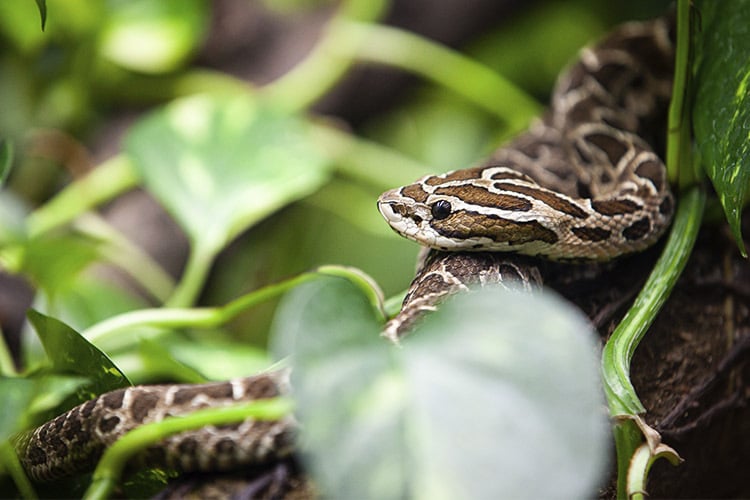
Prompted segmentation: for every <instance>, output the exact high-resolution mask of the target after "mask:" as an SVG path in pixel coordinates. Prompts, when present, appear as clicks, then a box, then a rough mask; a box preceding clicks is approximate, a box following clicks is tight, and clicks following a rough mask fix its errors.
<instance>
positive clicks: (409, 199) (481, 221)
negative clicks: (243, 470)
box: [18, 19, 674, 480]
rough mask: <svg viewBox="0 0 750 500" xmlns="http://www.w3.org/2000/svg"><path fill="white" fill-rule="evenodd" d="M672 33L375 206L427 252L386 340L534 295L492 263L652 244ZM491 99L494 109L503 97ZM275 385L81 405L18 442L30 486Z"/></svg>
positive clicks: (198, 443)
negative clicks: (483, 293)
mask: <svg viewBox="0 0 750 500" xmlns="http://www.w3.org/2000/svg"><path fill="white" fill-rule="evenodd" d="M672 31H673V27H672V22H671V21H670V20H665V19H658V20H654V21H649V22H639V23H628V24H625V25H622V26H621V27H619V28H618V29H617V30H615V31H614V32H613V34H611V35H610V36H609V37H607V38H606V39H604V40H603V41H601V42H600V43H599V44H598V45H597V46H595V47H593V48H588V49H584V50H583V51H582V52H581V55H580V58H579V60H578V61H577V62H576V63H575V64H574V65H573V66H572V67H571V68H570V69H569V70H568V71H566V72H565V73H564V74H563V75H562V76H561V77H560V79H559V81H558V84H557V86H556V89H555V91H554V94H553V98H552V104H551V108H550V110H549V111H548V112H547V113H546V114H545V116H544V117H543V118H541V119H540V120H538V121H537V122H535V123H534V124H532V126H531V127H530V128H529V130H528V131H527V132H526V133H524V134H523V135H521V136H519V137H518V138H516V139H515V140H514V141H512V142H511V143H510V144H509V145H507V146H505V147H503V148H501V149H499V150H498V151H496V152H495V153H494V154H493V155H492V157H491V158H489V159H488V160H487V161H486V162H485V163H484V164H482V165H480V166H477V167H474V168H469V169H464V170H457V171H453V172H450V173H447V174H442V175H434V176H428V177H425V178H423V179H420V180H419V181H417V182H416V183H414V184H411V185H408V186H405V187H402V188H398V189H394V190H391V191H388V192H386V193H384V194H383V195H382V196H381V197H380V199H379V200H378V206H379V209H380V211H381V213H382V214H383V216H384V217H385V218H386V220H387V221H388V223H389V224H390V225H391V226H392V227H393V229H394V230H396V231H397V232H398V233H400V234H402V235H403V236H405V237H407V238H410V239H412V240H415V241H417V242H419V243H421V244H422V245H425V246H427V247H429V248H431V250H429V254H428V255H427V256H426V258H425V259H424V260H423V262H422V265H421V267H420V269H419V270H418V272H417V275H416V277H415V279H414V281H413V282H412V285H411V288H410V290H409V293H408V294H407V297H406V299H405V300H404V304H403V306H402V309H401V312H400V313H399V314H398V315H397V316H396V317H395V318H394V319H393V320H391V322H389V323H388V325H387V326H386V329H385V332H384V335H385V336H386V337H388V338H390V339H393V340H395V339H397V338H398V337H399V336H401V335H402V334H403V333H404V332H405V331H407V330H408V329H409V327H410V326H411V325H412V324H413V322H414V320H415V319H416V318H417V317H418V316H419V315H420V314H421V313H422V312H423V311H425V310H431V309H434V307H435V305H436V304H437V303H438V302H439V301H440V300H441V299H442V298H443V297H444V296H446V295H448V294H450V293H453V292H455V291H456V290H458V289H462V288H465V287H466V285H467V284H469V283H472V282H479V283H481V284H486V283H503V282H507V281H520V282H522V283H524V284H525V285H527V286H533V285H534V284H535V283H540V282H541V278H540V277H539V276H538V275H537V274H535V272H534V271H533V268H531V271H529V268H524V267H523V266H519V265H518V264H517V260H514V259H508V258H506V254H502V253H496V252H505V251H510V252H518V253H524V254H527V255H532V256H543V257H546V258H551V259H555V260H576V261H578V260H607V259H612V258H614V257H617V256H619V255H622V254H627V253H632V252H637V251H640V250H643V249H644V248H646V247H648V246H649V245H651V244H653V243H654V242H655V241H656V240H657V239H658V238H659V236H660V235H661V234H662V233H663V231H664V230H665V228H666V227H667V225H668V224H669V221H670V219H671V216H672V211H673V199H672V195H671V194H670V192H669V187H668V184H667V180H666V172H665V168H664V164H663V163H662V161H661V159H660V158H659V157H658V155H657V154H656V153H655V152H654V147H653V146H654V145H655V144H658V143H659V139H660V138H661V136H662V135H663V130H664V128H665V115H666V108H667V105H668V102H669V97H670V94H671V85H672V70H673V59H674V52H673V33H672ZM498 98H502V96H499V97H498ZM283 378H284V376H283V374H282V373H269V374H262V375H258V376H255V377H250V378H247V379H243V380H241V381H232V382H224V383H216V384H208V385H194V386H185V385H179V386H152V387H148V386H141V387H134V388H129V389H124V390H120V391H115V392H113V393H107V394H104V395H102V396H100V397H99V398H97V399H94V400H92V401H89V402H87V403H84V404H82V405H80V406H78V407H76V408H74V409H73V410H70V411H69V412H67V413H65V414H63V415H61V416H60V417H57V418H56V419H54V420H52V421H50V422H48V423H46V424H44V425H43V426H41V427H40V428H38V429H36V430H35V431H33V432H32V433H30V434H28V435H26V436H25V437H24V438H23V439H22V441H21V443H20V445H19V446H18V448H19V450H20V452H21V453H20V456H21V460H22V463H23V464H24V466H25V468H26V470H27V471H28V472H29V474H30V475H31V476H32V477H33V478H34V479H37V480H46V479H52V478H56V477H60V476H62V475H66V474H71V473H73V472H76V471H79V470H82V469H85V468H87V467H90V466H91V465H92V464H93V463H95V462H96V460H97V459H98V457H99V456H100V455H101V453H102V451H103V449H104V448H105V447H106V446H107V445H109V444H111V443H112V442H113V441H114V440H116V439H117V438H118V437H120V436H121V435H122V434H124V433H125V432H127V431H128V430H130V429H132V428H134V427H136V426H138V425H140V424H142V423H143V422H145V421H153V420H160V419H162V418H164V417H165V416H168V415H179V414H183V413H186V412H189V411H192V410H194V409H195V408H199V407H203V406H208V405H211V406H218V405H223V404H228V403H230V402H234V401H237V400H242V399H252V398H263V397H272V396H275V395H277V394H280V393H282V392H284V390H285V389H284V387H285V382H283ZM293 434H294V423H293V421H292V420H291V419H289V420H284V421H279V422H270V423H269V422H252V421H249V422H245V423H243V424H241V425H235V426H226V427H221V428H207V429H203V430H201V431H195V432H191V433H183V434H178V435H176V436H173V437H172V438H170V439H169V440H168V441H166V442H165V443H164V444H163V445H162V446H160V447H158V448H153V449H151V450H150V451H149V452H148V453H149V454H150V455H151V456H150V457H149V458H150V459H151V460H156V461H157V462H160V463H162V464H165V465H168V466H171V467H176V468H179V469H182V470H207V469H227V468H230V467H233V466H237V465H239V464H242V465H247V464H258V463H263V462H268V461H270V460H275V459H279V458H280V457H284V456H286V455H289V454H290V453H291V452H292V437H293Z"/></svg>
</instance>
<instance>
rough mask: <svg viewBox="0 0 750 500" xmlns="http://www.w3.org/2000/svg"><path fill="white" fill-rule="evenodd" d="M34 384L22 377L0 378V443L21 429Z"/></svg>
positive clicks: (23, 425)
mask: <svg viewBox="0 0 750 500" xmlns="http://www.w3.org/2000/svg"><path fill="white" fill-rule="evenodd" d="M35 389H36V384H35V383H34V381H33V380H29V379H24V378H6V377H1V378H0V395H2V401H3V411H1V412H0V443H2V442H4V441H6V440H8V439H9V438H10V437H11V436H12V435H13V434H15V433H16V432H18V431H20V430H23V429H24V428H25V427H26V425H25V423H26V422H25V420H26V415H27V413H28V409H29V405H30V403H31V400H32V399H33V398H34V392H35Z"/></svg>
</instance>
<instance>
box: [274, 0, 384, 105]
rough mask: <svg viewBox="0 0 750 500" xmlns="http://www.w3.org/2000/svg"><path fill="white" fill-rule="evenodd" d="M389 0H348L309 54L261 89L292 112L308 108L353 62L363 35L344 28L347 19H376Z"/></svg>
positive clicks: (368, 20) (366, 20) (365, 20)
mask: <svg viewBox="0 0 750 500" xmlns="http://www.w3.org/2000/svg"><path fill="white" fill-rule="evenodd" d="M387 5H388V2H387V1H386V0H348V1H346V2H344V3H343V4H342V5H341V7H340V8H339V10H338V12H337V13H336V15H335V16H334V18H333V19H331V21H330V22H329V23H328V26H327V28H326V30H325V32H324V34H323V38H322V40H320V41H319V42H318V44H317V45H316V46H315V48H314V49H313V51H312V52H311V53H310V55H309V56H308V57H307V58H306V59H305V60H304V61H302V62H301V63H299V64H297V65H296V66H295V67H294V68H293V69H292V70H291V71H289V72H288V73H287V74H285V75H284V76H282V77H281V78H279V79H277V80H276V81H274V82H273V83H271V84H269V85H267V86H266V87H264V88H263V89H262V92H263V93H264V94H265V95H266V96H267V97H268V98H270V99H272V100H273V101H276V103H277V104H278V105H279V106H280V107H282V108H285V109H287V110H289V111H299V110H301V109H305V108H307V107H308V106H310V105H311V104H313V103H314V102H315V101H317V100H318V99H319V98H320V97H322V96H323V95H324V94H325V93H326V92H328V91H329V90H330V89H331V88H332V87H333V86H334V84H335V83H336V82H338V81H339V79H340V78H341V77H342V76H343V75H344V73H345V72H346V71H347V70H348V69H349V67H350V66H351V65H352V64H353V62H354V55H355V53H356V50H357V48H358V47H359V46H360V45H361V44H362V43H363V38H362V36H360V35H358V34H353V33H351V32H349V31H348V30H346V29H345V23H346V20H347V19H352V20H353V19H356V20H359V21H364V22H372V21H375V20H377V19H378V18H379V17H380V15H381V14H382V13H383V12H384V11H385V8H386V6H387Z"/></svg>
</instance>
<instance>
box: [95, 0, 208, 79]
mask: <svg viewBox="0 0 750 500" xmlns="http://www.w3.org/2000/svg"><path fill="white" fill-rule="evenodd" d="M110 5H111V6H112V7H113V8H112V9H111V10H110V15H109V16H108V17H107V19H106V20H105V23H104V26H103V28H102V32H101V38H100V41H101V45H100V50H101V53H102V55H103V56H104V57H106V58H107V59H109V60H110V61H113V62H115V63H117V64H119V65H121V66H123V67H125V68H128V69H131V70H134V71H139V72H145V73H165V72H167V71H173V70H175V69H178V68H179V67H180V66H181V65H182V64H183V63H184V62H185V61H186V60H187V58H188V57H189V56H190V55H191V54H192V53H193V51H194V50H195V49H196V47H197V46H198V44H199V43H200V41H201V40H202V38H203V33H204V32H205V29H206V22H207V19H208V18H209V16H208V9H207V3H206V2H205V0H160V1H158V2H153V1H151V0H128V1H125V2H123V1H120V2H110Z"/></svg>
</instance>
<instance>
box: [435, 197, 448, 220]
mask: <svg viewBox="0 0 750 500" xmlns="http://www.w3.org/2000/svg"><path fill="white" fill-rule="evenodd" d="M451 209H452V207H451V204H450V202H449V201H445V200H438V201H436V202H435V203H433V204H432V210H431V211H432V217H433V218H435V219H436V220H441V219H445V218H446V217H448V216H449V215H450V214H451Z"/></svg>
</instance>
